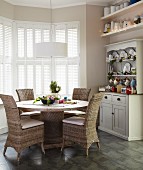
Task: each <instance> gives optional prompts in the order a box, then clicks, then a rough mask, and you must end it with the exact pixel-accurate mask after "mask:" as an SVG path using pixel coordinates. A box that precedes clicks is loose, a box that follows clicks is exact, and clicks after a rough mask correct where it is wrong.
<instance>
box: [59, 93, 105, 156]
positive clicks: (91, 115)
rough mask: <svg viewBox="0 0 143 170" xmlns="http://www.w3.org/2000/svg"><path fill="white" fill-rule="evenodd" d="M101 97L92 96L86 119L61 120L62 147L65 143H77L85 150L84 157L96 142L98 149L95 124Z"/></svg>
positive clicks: (75, 117) (99, 95)
mask: <svg viewBox="0 0 143 170" xmlns="http://www.w3.org/2000/svg"><path fill="white" fill-rule="evenodd" d="M102 97H103V94H102V93H97V94H94V95H93V97H92V98H91V100H90V102H89V105H88V107H87V111H86V118H83V117H77V116H73V117H70V118H67V119H64V120H63V147H64V143H65V141H72V142H75V143H79V144H81V145H82V146H83V148H85V149H86V155H88V149H89V147H90V146H91V144H92V143H94V142H96V143H97V146H98V147H100V145H99V139H98V136H97V132H96V127H95V124H96V119H97V115H98V110H99V106H100V103H101V100H102ZM63 147H62V149H63Z"/></svg>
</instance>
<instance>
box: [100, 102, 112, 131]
mask: <svg viewBox="0 0 143 170" xmlns="http://www.w3.org/2000/svg"><path fill="white" fill-rule="evenodd" d="M100 126H101V127H104V128H106V129H108V130H112V105H111V104H105V103H102V104H101V106H100Z"/></svg>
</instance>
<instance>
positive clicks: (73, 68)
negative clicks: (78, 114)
mask: <svg viewBox="0 0 143 170" xmlns="http://www.w3.org/2000/svg"><path fill="white" fill-rule="evenodd" d="M67 72H68V94H72V92H73V89H74V88H76V87H78V86H79V74H78V72H79V61H78V60H76V59H75V60H72V61H68V71H67Z"/></svg>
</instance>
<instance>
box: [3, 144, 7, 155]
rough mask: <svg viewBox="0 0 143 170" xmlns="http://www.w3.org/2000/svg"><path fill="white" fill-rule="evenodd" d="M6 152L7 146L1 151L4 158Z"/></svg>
mask: <svg viewBox="0 0 143 170" xmlns="http://www.w3.org/2000/svg"><path fill="white" fill-rule="evenodd" d="M6 150H7V146H5V147H4V150H3V155H4V156H5V153H6Z"/></svg>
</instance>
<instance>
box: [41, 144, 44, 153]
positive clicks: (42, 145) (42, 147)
mask: <svg viewBox="0 0 143 170" xmlns="http://www.w3.org/2000/svg"><path fill="white" fill-rule="evenodd" d="M41 149H42V152H43V153H44V155H45V149H44V144H43V142H42V143H41Z"/></svg>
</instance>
